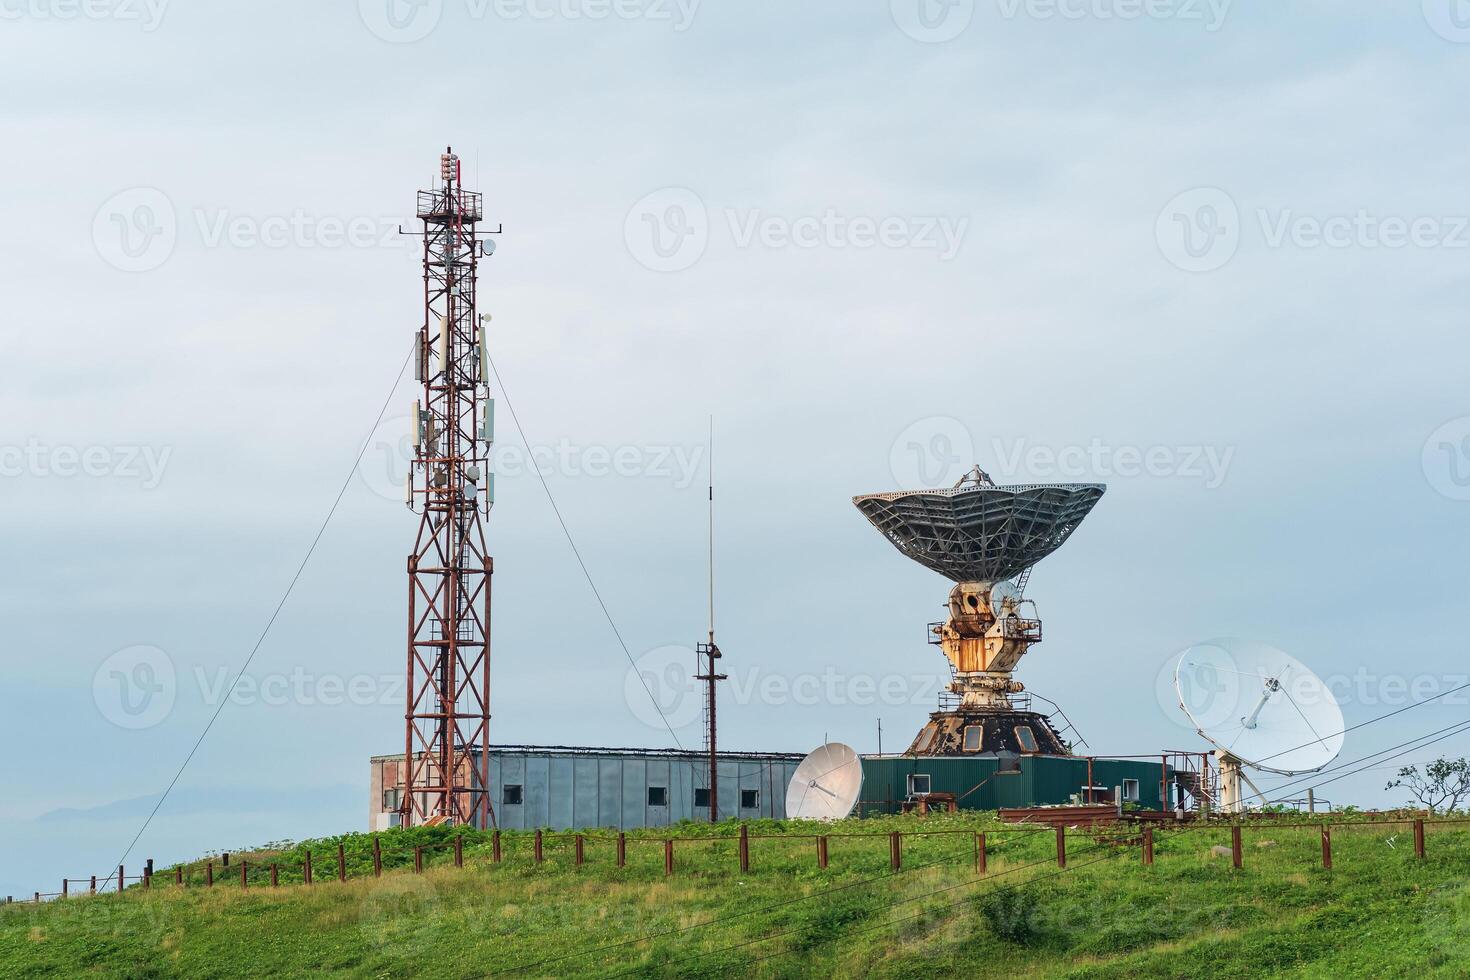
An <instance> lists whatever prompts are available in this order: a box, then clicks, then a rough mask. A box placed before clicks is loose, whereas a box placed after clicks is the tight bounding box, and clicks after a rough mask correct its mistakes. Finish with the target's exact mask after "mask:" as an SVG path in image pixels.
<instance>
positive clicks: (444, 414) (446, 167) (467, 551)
mask: <svg viewBox="0 0 1470 980" xmlns="http://www.w3.org/2000/svg"><path fill="white" fill-rule="evenodd" d="M440 177H441V181H440V185H439V186H438V187H437V188H435V189H433V190H427V191H419V193H418V217H419V218H420V219H421V220H422V222H423V231H422V232H421V234H422V237H423V247H424V252H423V261H424V322H423V325H422V326H421V327H420V328H419V332H418V338H417V344H416V349H415V353H414V362H415V365H416V373H415V377H416V379H417V380H418V381H419V382H420V383H421V384H422V385H423V392H422V395H421V396H420V397H419V398H418V399H416V400H415V402H414V406H413V415H412V422H411V426H412V434H413V443H414V461H413V466H412V468H411V469H410V472H409V476H408V481H407V486H406V488H405V496H406V500H407V503H408V506H409V507H410V508H411V509H412V510H413V511H414V512H415V513H417V514H419V515H420V519H419V531H418V538H417V540H416V541H415V542H414V548H413V553H412V554H410V555H409V556H408V687H407V710H406V711H405V720H406V726H405V727H406V734H405V744H404V753H405V758H404V773H405V775H404V779H403V782H404V785H403V795H402V797H401V802H400V807H401V812H402V822H403V824H404V825H405V826H413V825H424V824H441V823H448V824H456V825H471V826H477V827H488V826H491V825H492V824H493V822H494V819H495V814H494V810H493V809H492V807H491V804H490V795H489V792H488V790H487V787H488V785H489V747H490V578H491V572H492V571H493V567H494V565H493V562H492V560H491V558H490V555H489V553H488V551H487V549H486V546H485V529H484V518H485V517H486V516H487V515H488V514H489V512H490V507H491V505H492V504H493V503H494V482H493V476H492V475H491V473H490V468H489V462H490V460H489V456H490V445H491V443H492V441H493V439H494V428H493V426H494V407H495V403H494V400H493V399H491V398H490V397H489V391H488V387H487V383H486V372H487V370H488V367H487V357H486V349H485V343H486V338H485V322H484V321H485V320H487V319H488V317H486V318H482V317H481V316H480V314H479V312H478V310H477V308H476V304H475V285H476V277H477V273H478V268H479V260H480V259H481V258H482V257H483V256H485V255H488V254H490V253H491V252H492V251H493V248H491V247H489V245H490V244H493V243H489V244H487V243H486V242H485V240H484V239H483V238H482V237H481V233H478V232H477V231H476V229H475V225H476V222H478V221H479V220H480V219H481V217H482V216H483V208H482V204H481V196H480V194H478V193H475V192H471V191H466V190H465V189H464V187H463V184H462V182H461V174H460V161H459V157H457V156H456V155H455V154H454V153H453V152H452V150H450V151H446V152H445V153H444V154H443V155H442V156H441V157H440Z"/></svg>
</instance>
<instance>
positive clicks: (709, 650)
mask: <svg viewBox="0 0 1470 980" xmlns="http://www.w3.org/2000/svg"><path fill="white" fill-rule="evenodd" d="M708 554H709V642H707V643H701V644H699V648H698V652H699V655H700V656H702V657H704V658H705V659H704V665H703V666H704V673H702V674H695V675H694V679H695V680H700V681H704V682H705V702H704V721H705V732H704V748H705V752H706V753H708V755H709V822H710V823H718V822H719V820H720V809H719V807H720V804H719V787H720V771H719V755H718V753H717V751H716V748H715V685H716V684H717V683H719V682H720V681H722V680H725V679H726V677H727V676H728V675H726V674H718V673H716V672H715V661H716V660H718V659H720V657H721V656H722V655H721V653H720V648H719V646H718V645H716V644H715V420H714V418H713V417H711V418H710V423H709V552H708Z"/></svg>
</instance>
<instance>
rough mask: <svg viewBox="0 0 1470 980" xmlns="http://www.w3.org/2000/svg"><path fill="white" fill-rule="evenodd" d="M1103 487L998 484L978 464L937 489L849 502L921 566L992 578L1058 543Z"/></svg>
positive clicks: (951, 575) (962, 577)
mask: <svg viewBox="0 0 1470 980" xmlns="http://www.w3.org/2000/svg"><path fill="white" fill-rule="evenodd" d="M1106 489H1107V488H1106V487H1104V486H1103V485H1102V484H1100V483H1050V484H1018V485H1015V486H997V485H996V484H995V483H993V482H992V481H991V479H990V477H989V476H987V475H986V474H985V473H984V471H982V470H981V469H980V468H979V467H976V468H975V469H974V470H972V471H971V472H970V475H969V476H966V477H965V478H964V479H963V480H961V481H960V482H959V483H957V484H955V485H954V486H952V487H946V488H945V489H942V490H901V491H897V492H894V493H870V494H866V495H864V496H861V497H854V498H853V501H852V502H853V503H854V504H856V505H857V508H858V510H860V511H862V512H863V516H864V517H866V518H867V519H868V520H869V521H871V522H872V524H873V526H874V527H876V528H877V529H878V530H880V531H882V532H883V535H884V537H886V538H888V540H889V541H891V542H892V543H893V545H894V547H896V548H897V549H898V550H899V551H902V552H903V553H904V554H905V555H908V556H909V557H910V558H912V559H913V560H914V561H916V562H918V563H919V564H921V565H923V566H924V567H926V568H931V569H933V570H934V571H936V572H938V573H939V574H940V575H943V576H945V577H946V578H948V579H950V580H951V581H954V582H998V581H1000V580H1001V579H1009V578H1015V577H1016V576H1017V575H1020V574H1021V573H1022V572H1023V571H1025V570H1026V569H1028V568H1030V567H1031V566H1032V565H1035V564H1036V563H1037V562H1039V561H1041V559H1043V558H1045V557H1046V556H1047V555H1049V554H1051V553H1052V552H1053V551H1056V550H1057V549H1058V548H1060V547H1061V546H1062V542H1064V541H1066V540H1067V537H1068V536H1069V535H1070V534H1071V533H1072V531H1073V530H1075V529H1076V527H1077V525H1078V524H1080V523H1082V519H1083V518H1084V517H1086V516H1087V514H1088V512H1089V511H1091V510H1092V508H1093V506H1094V505H1095V504H1096V503H1097V502H1098V501H1099V500H1100V499H1102V495H1103V491H1104V490H1106Z"/></svg>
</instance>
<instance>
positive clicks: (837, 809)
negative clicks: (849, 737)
mask: <svg viewBox="0 0 1470 980" xmlns="http://www.w3.org/2000/svg"><path fill="white" fill-rule="evenodd" d="M862 789H863V763H862V760H861V759H859V758H858V754H857V753H856V752H854V751H853V750H852V748H851V746H847V745H843V744H842V743H841V742H828V743H826V744H825V745H821V746H819V747H817V748H816V749H814V750H813V751H812V752H811V754H810V755H808V756H807V757H806V758H805V759H802V760H801V764H800V765H799V766H797V767H796V772H795V773H793V774H792V776H791V784H790V785H789V786H787V787H786V816H787V817H788V818H790V819H793V820H841V819H842V818H843V817H845V816H847V815H848V814H849V813H851V812H852V808H853V805H854V804H856V803H857V799H858V795H859V794H860V793H861V792H862Z"/></svg>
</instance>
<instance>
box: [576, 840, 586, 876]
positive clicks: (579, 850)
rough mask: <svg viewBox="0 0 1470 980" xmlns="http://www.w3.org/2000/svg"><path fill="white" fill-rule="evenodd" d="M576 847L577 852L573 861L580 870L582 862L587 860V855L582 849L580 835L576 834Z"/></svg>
mask: <svg viewBox="0 0 1470 980" xmlns="http://www.w3.org/2000/svg"><path fill="white" fill-rule="evenodd" d="M576 846H577V852H576V858H575V861H576V865H577V867H579V868H580V867H581V866H582V862H583V861H586V860H587V853H586V851H585V849H584V844H583V841H582V835H581V834H578V835H577V840H576Z"/></svg>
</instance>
